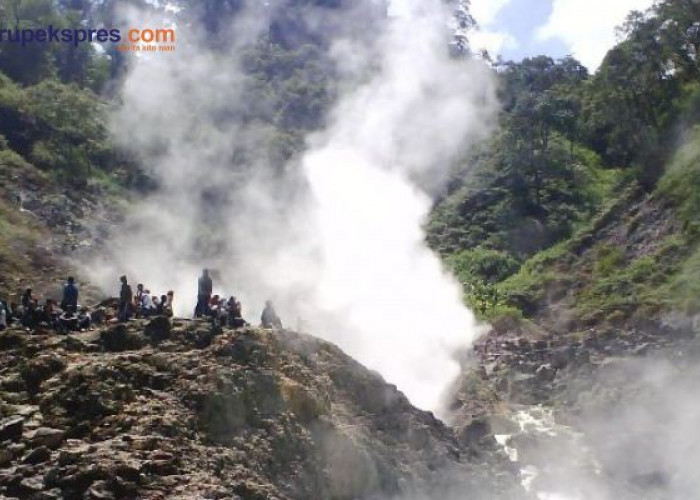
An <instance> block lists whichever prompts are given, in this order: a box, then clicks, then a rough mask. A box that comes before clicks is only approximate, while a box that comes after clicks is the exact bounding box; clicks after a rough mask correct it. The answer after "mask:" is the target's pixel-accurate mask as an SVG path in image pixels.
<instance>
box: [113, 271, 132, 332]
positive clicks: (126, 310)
mask: <svg viewBox="0 0 700 500" xmlns="http://www.w3.org/2000/svg"><path fill="white" fill-rule="evenodd" d="M119 280H120V281H121V282H122V287H121V290H119V312H118V313H117V317H118V319H119V321H126V320H128V319H129V318H130V317H131V307H132V305H133V300H134V292H133V291H132V290H131V285H129V283H128V282H127V280H126V276H122V277H121V278H119Z"/></svg>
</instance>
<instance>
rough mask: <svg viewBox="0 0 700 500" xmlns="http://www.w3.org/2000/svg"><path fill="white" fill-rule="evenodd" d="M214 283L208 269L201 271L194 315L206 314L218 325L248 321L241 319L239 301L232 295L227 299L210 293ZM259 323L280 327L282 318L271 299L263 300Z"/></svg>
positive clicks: (231, 324) (244, 323) (232, 325)
mask: <svg viewBox="0 0 700 500" xmlns="http://www.w3.org/2000/svg"><path fill="white" fill-rule="evenodd" d="M213 290H214V283H213V281H212V279H211V276H210V274H209V270H208V269H204V271H202V276H200V277H199V280H198V282H197V305H196V306H195V308H194V317H195V318H201V317H203V316H208V317H211V318H212V321H214V322H215V323H216V324H219V325H220V326H229V327H231V328H240V327H242V326H246V325H247V324H248V323H246V321H245V320H244V319H243V312H242V308H241V303H240V302H239V301H238V299H236V297H234V296H233V295H232V296H231V297H229V298H228V300H227V299H225V298H224V297H221V296H219V295H212V292H213ZM260 324H261V325H262V327H263V328H280V329H281V328H282V320H280V318H279V316H277V313H276V312H275V308H274V306H273V305H272V302H271V301H269V300H268V301H266V302H265V309H263V312H262V315H261V317H260Z"/></svg>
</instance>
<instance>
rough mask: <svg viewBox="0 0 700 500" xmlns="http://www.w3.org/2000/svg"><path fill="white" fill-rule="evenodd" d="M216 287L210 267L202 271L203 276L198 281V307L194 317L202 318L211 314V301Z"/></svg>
mask: <svg viewBox="0 0 700 500" xmlns="http://www.w3.org/2000/svg"><path fill="white" fill-rule="evenodd" d="M213 289H214V284H213V282H212V280H211V277H210V276H209V269H204V270H203V271H202V276H200V277H199V281H198V282H197V307H195V309H194V317H195V318H201V317H202V316H205V315H208V314H209V301H210V300H211V293H212V290H213Z"/></svg>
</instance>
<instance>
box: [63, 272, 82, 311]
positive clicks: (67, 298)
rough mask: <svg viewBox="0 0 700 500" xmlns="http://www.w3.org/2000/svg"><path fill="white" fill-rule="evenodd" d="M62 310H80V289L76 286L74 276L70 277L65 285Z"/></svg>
mask: <svg viewBox="0 0 700 500" xmlns="http://www.w3.org/2000/svg"><path fill="white" fill-rule="evenodd" d="M61 309H63V310H64V311H68V310H70V311H73V312H76V311H77V310H78V287H77V285H76V284H75V279H74V278H73V277H72V276H69V277H68V280H67V282H66V284H65V285H63V299H62V300H61Z"/></svg>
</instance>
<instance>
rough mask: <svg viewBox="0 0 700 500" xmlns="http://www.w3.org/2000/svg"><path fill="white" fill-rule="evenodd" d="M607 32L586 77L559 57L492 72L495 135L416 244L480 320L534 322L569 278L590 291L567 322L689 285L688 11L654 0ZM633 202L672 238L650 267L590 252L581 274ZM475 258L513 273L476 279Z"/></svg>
mask: <svg viewBox="0 0 700 500" xmlns="http://www.w3.org/2000/svg"><path fill="white" fill-rule="evenodd" d="M620 35H621V37H622V41H621V43H619V44H618V45H617V46H616V47H614V48H613V49H612V50H611V51H610V52H609V53H608V55H607V57H606V58H605V60H604V61H603V63H602V65H601V67H600V68H599V69H598V70H597V72H596V73H595V74H593V75H590V74H589V72H588V71H587V70H586V68H584V67H582V66H581V64H579V63H578V62H577V61H576V60H574V59H573V58H571V57H567V58H564V59H562V60H558V61H555V60H552V59H551V58H548V57H544V56H541V57H535V58H531V59H525V60H523V61H522V62H519V63H514V62H506V63H499V64H498V65H497V66H496V69H497V71H498V76H499V78H500V80H501V97H502V102H503V110H502V115H501V128H500V131H499V133H498V134H497V135H496V137H495V138H494V139H493V140H492V141H491V142H490V143H489V144H487V145H484V147H483V148H482V149H481V150H480V151H478V152H476V153H475V154H473V155H472V156H471V157H469V158H467V159H465V161H464V164H463V165H461V166H460V168H459V169H458V172H457V174H456V175H455V178H454V179H453V180H452V182H451V183H450V186H449V191H448V192H447V193H446V194H445V195H444V199H443V200H442V201H441V202H440V203H439V204H438V205H437V207H436V209H435V211H434V213H433V216H432V218H431V220H430V222H429V224H428V240H429V242H430V244H431V245H432V246H433V247H434V248H435V249H437V250H438V251H439V252H440V253H441V254H443V255H444V256H446V257H447V262H448V264H449V265H451V266H452V267H453V269H455V271H456V273H457V275H458V276H459V277H460V279H461V280H462V281H463V282H464V283H465V292H466V300H467V302H468V303H469V304H471V305H472V306H473V307H474V308H475V309H476V311H477V312H478V313H480V314H481V315H482V316H485V317H493V316H496V315H498V314H500V313H502V312H503V311H506V312H508V313H510V312H509V311H510V310H512V308H515V309H517V310H518V311H519V313H520V314H525V315H526V316H527V315H531V314H534V313H535V311H536V310H537V304H541V303H542V302H543V301H545V302H546V301H547V300H549V297H548V295H549V294H551V293H553V292H552V290H555V292H556V289H561V290H565V289H567V287H568V288H569V289H570V288H571V287H572V286H574V285H575V284H579V285H581V283H582V280H583V283H588V282H590V283H591V286H590V287H587V286H586V285H583V288H582V290H581V292H580V293H579V294H577V295H576V303H577V310H578V313H577V314H578V315H579V316H580V317H586V316H588V317H591V315H592V314H593V315H595V314H600V313H601V312H603V313H604V311H608V312H609V313H610V314H612V313H615V314H618V315H620V316H627V315H628V313H629V311H630V307H631V305H632V304H633V303H637V304H638V305H639V306H640V307H643V306H644V304H647V305H649V306H650V307H651V305H654V307H662V306H663V304H669V303H670V302H677V300H679V299H678V296H679V294H681V295H683V296H685V297H690V296H691V294H690V293H689V292H688V290H695V289H696V288H697V287H695V286H690V282H691V281H692V279H690V280H689V279H688V277H687V275H686V277H685V278H683V277H682V276H683V274H682V273H688V272H690V271H692V270H693V269H697V268H698V266H697V265H696V264H694V262H695V261H696V260H697V258H696V257H693V255H696V254H695V253H693V252H695V250H694V249H695V248H696V245H697V242H696V240H697V234H698V231H697V227H698V224H699V223H698V219H697V210H696V208H697V207H696V205H697V194H696V193H697V192H700V179H699V178H698V177H697V175H696V174H697V172H696V170H697V168H696V165H697V163H698V161H700V158H699V157H698V155H697V154H696V152H697V148H698V145H697V144H698V142H697V141H698V139H697V134H694V133H690V134H688V133H687V131H688V130H691V129H692V127H693V124H696V123H698V122H700V78H699V75H700V73H699V67H698V64H700V61H699V60H698V57H697V56H698V50H699V49H700V4H698V3H697V2H688V1H686V0H664V1H661V2H658V3H657V4H656V5H655V6H654V7H652V8H651V9H650V10H649V11H648V12H645V13H640V12H633V13H631V14H630V15H629V17H628V19H627V22H626V23H625V24H624V25H623V26H622V27H621V28H620ZM684 142H685V144H686V145H685V146H684V147H683V148H682V149H681V151H680V152H678V153H676V151H677V149H678V146H679V144H682V143H684ZM667 166H668V169H667V168H666V167H667ZM637 187H639V189H638V188H637ZM622 193H635V195H634V196H633V197H632V198H629V197H625V196H623V195H622ZM644 193H650V194H651V199H652V200H654V203H658V204H660V205H664V204H666V203H671V204H673V205H674V206H675V207H676V208H675V209H674V213H675V214H676V215H675V217H678V218H680V219H681V220H682V221H683V227H684V232H683V234H681V235H674V237H673V238H671V239H669V241H665V240H664V241H662V242H660V243H659V246H660V248H659V249H658V251H657V252H656V254H654V255H653V256H649V257H644V258H641V259H632V260H631V261H630V257H629V256H628V255H622V254H620V253H619V251H617V250H616V249H615V248H608V247H606V246H603V247H600V248H597V249H596V250H595V251H592V252H590V258H591V259H592V260H593V261H594V262H593V263H590V262H589V263H588V264H586V265H585V266H584V265H583V264H581V262H582V259H581V257H580V256H578V254H577V252H581V251H582V250H581V248H582V246H581V244H580V242H581V241H590V239H591V238H593V236H592V235H593V234H595V231H597V230H600V229H601V227H602V226H600V225H599V223H600V221H601V220H607V219H606V217H607V218H609V217H611V215H610V214H616V213H619V210H621V209H620V206H625V204H629V203H632V199H634V200H637V199H639V197H640V196H646V195H645V194H644ZM485 252H486V253H485ZM572 252H573V253H572ZM472 254H474V255H475V256H479V259H476V260H475V259H474V258H472V257H470V256H471V255H472ZM484 258H487V259H490V261H491V266H492V267H493V266H496V268H498V266H499V263H502V262H512V261H515V262H517V263H518V265H517V266H512V265H508V266H505V267H504V268H503V269H504V272H503V273H502V274H500V275H498V278H495V279H494V277H493V276H494V275H493V273H485V274H484V273H483V272H482V271H481V270H483V268H484V266H483V264H481V263H479V262H480V259H484ZM685 259H689V260H688V263H687V264H683V263H684V262H685ZM476 263H478V264H476ZM576 266H581V269H579V271H573V270H572V269H573V268H575V267H576ZM675 276H678V278H676V277H675ZM693 276H695V277H697V278H698V279H700V275H698V273H694V274H693ZM674 280H675V281H674ZM674 282H677V284H676V285H672V283H674ZM674 287H675V288H674ZM672 288H673V290H674V291H673V292H672V291H671V289H672ZM683 290H685V292H682V291H683ZM681 292H682V293H681ZM556 293H558V292H556ZM664 294H665V295H664ZM671 296H673V298H671ZM663 297H665V298H663Z"/></svg>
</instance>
